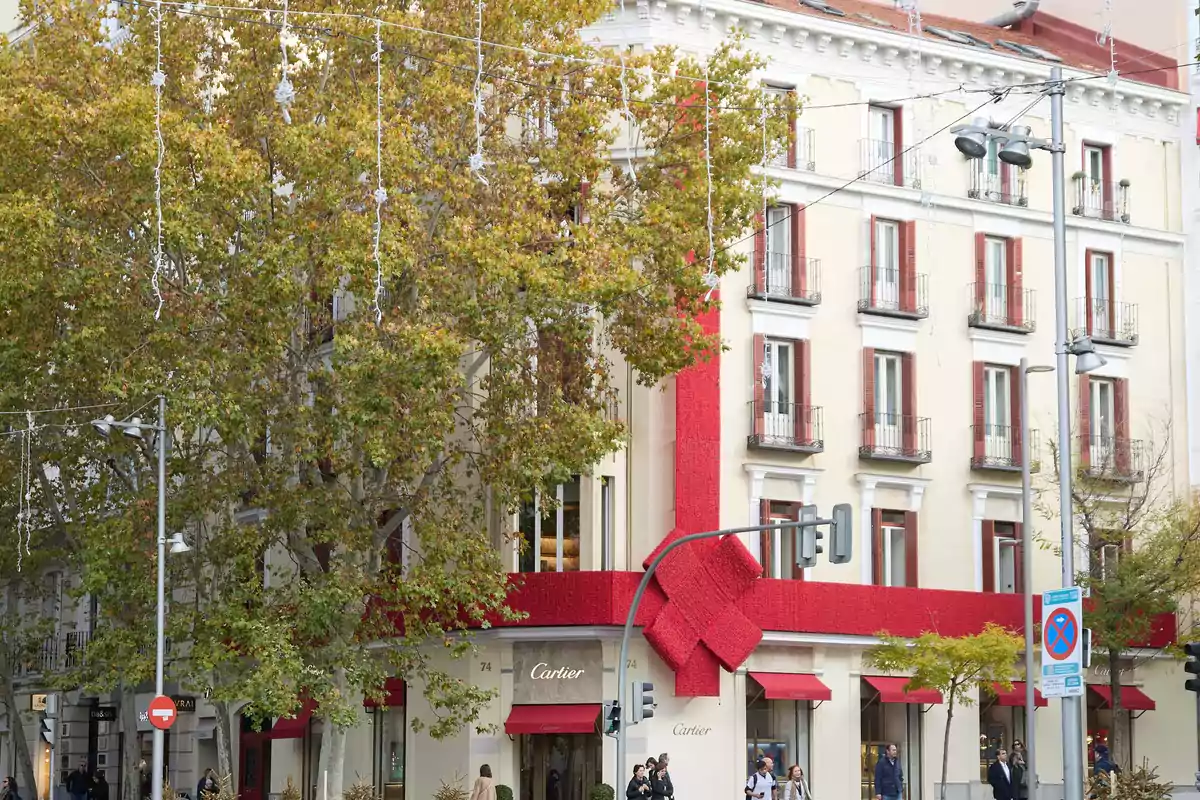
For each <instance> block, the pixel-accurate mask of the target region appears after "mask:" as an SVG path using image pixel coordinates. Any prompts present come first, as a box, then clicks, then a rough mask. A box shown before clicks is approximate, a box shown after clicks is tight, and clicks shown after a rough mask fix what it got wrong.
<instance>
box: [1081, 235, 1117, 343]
mask: <svg viewBox="0 0 1200 800" xmlns="http://www.w3.org/2000/svg"><path fill="white" fill-rule="evenodd" d="M1113 289H1114V287H1113V263H1112V256H1111V255H1110V254H1109V253H1098V252H1095V251H1093V250H1089V251H1088V265H1087V304H1088V308H1087V316H1088V319H1087V322H1088V333H1089V334H1092V335H1095V336H1099V337H1101V338H1112V336H1113V328H1114V325H1113V311H1114V303H1113V299H1114V294H1115V292H1114V291H1113Z"/></svg>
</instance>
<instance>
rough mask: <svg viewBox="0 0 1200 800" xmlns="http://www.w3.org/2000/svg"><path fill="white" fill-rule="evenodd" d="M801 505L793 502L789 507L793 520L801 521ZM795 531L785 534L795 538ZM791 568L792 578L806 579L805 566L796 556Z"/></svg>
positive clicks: (789, 514) (797, 579) (789, 515)
mask: <svg viewBox="0 0 1200 800" xmlns="http://www.w3.org/2000/svg"><path fill="white" fill-rule="evenodd" d="M800 506H801V504H800V503H792V504H791V505H790V506H789V507H788V519H790V520H792V521H793V522H799V521H800ZM794 533H795V531H788V532H787V534H785V535H793V538H794ZM791 568H792V580H794V581H802V580H804V567H802V566H800V565H799V564H797V563H796V559H794V558H793V559H792V565H791Z"/></svg>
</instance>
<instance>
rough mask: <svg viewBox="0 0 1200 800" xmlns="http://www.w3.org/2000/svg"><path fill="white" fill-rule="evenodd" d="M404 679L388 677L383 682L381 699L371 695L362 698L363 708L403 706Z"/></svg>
mask: <svg viewBox="0 0 1200 800" xmlns="http://www.w3.org/2000/svg"><path fill="white" fill-rule="evenodd" d="M403 707H404V679H403V678H388V679H387V680H386V681H384V682H383V701H382V702H380V701H378V700H375V699H374V698H371V697H364V698H363V708H403Z"/></svg>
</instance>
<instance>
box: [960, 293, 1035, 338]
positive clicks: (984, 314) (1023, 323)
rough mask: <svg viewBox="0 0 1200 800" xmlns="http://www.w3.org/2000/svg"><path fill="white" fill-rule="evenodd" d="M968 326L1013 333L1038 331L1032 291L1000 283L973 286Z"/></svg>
mask: <svg viewBox="0 0 1200 800" xmlns="http://www.w3.org/2000/svg"><path fill="white" fill-rule="evenodd" d="M970 290H971V313H970V314H969V315H968V316H967V325H968V326H970V327H972V328H988V329H990V330H996V331H1010V332H1012V333H1032V332H1033V331H1035V330H1037V316H1036V313H1035V312H1036V310H1037V303H1036V299H1037V297H1036V295H1035V294H1034V290H1033V289H1025V288H1021V287H1016V286H1009V285H1007V284H1003V283H973V284H971V287H970Z"/></svg>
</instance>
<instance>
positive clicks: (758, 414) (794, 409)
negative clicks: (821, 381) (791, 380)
mask: <svg viewBox="0 0 1200 800" xmlns="http://www.w3.org/2000/svg"><path fill="white" fill-rule="evenodd" d="M750 423H751V433H750V436H749V437H748V439H747V445H748V446H749V447H752V448H756V449H761V450H782V451H786V452H790V453H821V452H824V450H825V435H824V424H823V420H822V415H821V407H820V406H806V405H800V404H799V403H777V402H774V401H770V400H767V401H763V402H757V401H752V402H751V403H750Z"/></svg>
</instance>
